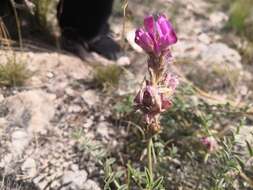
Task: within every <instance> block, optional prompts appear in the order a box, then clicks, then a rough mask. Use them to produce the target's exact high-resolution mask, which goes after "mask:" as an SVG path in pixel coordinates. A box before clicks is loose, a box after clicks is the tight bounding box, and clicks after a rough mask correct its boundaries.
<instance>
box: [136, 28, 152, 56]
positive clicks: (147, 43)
mask: <svg viewBox="0 0 253 190" xmlns="http://www.w3.org/2000/svg"><path fill="white" fill-rule="evenodd" d="M135 42H136V43H137V44H138V45H139V46H140V47H142V48H143V49H144V50H145V51H146V52H148V53H149V52H152V51H153V40H152V39H151V37H150V36H149V34H148V33H147V32H145V31H144V30H143V29H142V28H141V29H138V30H136V32H135Z"/></svg>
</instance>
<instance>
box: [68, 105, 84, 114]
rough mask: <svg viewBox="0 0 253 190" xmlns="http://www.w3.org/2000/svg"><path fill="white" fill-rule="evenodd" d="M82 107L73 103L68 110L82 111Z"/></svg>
mask: <svg viewBox="0 0 253 190" xmlns="http://www.w3.org/2000/svg"><path fill="white" fill-rule="evenodd" d="M81 110H82V108H81V107H80V106H78V105H72V106H70V107H69V109H68V112H69V113H80V112H81Z"/></svg>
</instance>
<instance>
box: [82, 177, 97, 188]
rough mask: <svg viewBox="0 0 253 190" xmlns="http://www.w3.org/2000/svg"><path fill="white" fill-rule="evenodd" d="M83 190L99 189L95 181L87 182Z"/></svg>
mask: <svg viewBox="0 0 253 190" xmlns="http://www.w3.org/2000/svg"><path fill="white" fill-rule="evenodd" d="M83 190H101V188H100V187H99V186H98V184H97V183H96V182H95V181H92V180H90V179H89V180H87V181H86V183H85V185H84V187H83Z"/></svg>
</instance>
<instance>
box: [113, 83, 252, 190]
mask: <svg viewBox="0 0 253 190" xmlns="http://www.w3.org/2000/svg"><path fill="white" fill-rule="evenodd" d="M123 99H124V101H122V102H121V101H119V102H120V103H118V104H116V105H117V106H115V109H116V110H117V111H118V112H119V113H127V112H128V111H127V110H128V108H130V105H131V102H130V98H129V97H125V98H123ZM247 109H248V108H247V107H244V108H236V107H233V106H232V105H230V104H211V103H210V102H208V101H207V100H206V99H202V98H198V96H197V94H196V91H195V90H194V88H193V87H192V86H191V85H187V84H181V86H180V88H179V89H178V91H177V94H176V96H175V98H174V99H173V107H172V108H171V109H169V110H168V111H167V112H166V113H164V114H163V116H162V120H161V125H162V128H163V130H162V132H161V133H160V134H159V135H157V136H156V137H154V138H153V139H154V142H153V146H154V147H153V151H154V162H155V163H156V164H155V166H156V167H155V168H154V174H155V176H154V177H155V180H154V182H152V180H150V174H149V171H148V170H147V169H145V168H144V167H143V161H145V162H146V160H143V161H141V162H140V160H139V159H138V158H140V157H142V155H143V154H145V155H146V154H147V153H146V152H145V151H143V150H145V146H143V144H145V143H143V142H142V141H141V140H142V137H141V136H138V134H136V133H135V132H134V129H135V126H134V125H131V129H130V134H129V138H128V139H129V140H128V144H127V145H126V154H127V155H130V156H129V157H127V160H128V162H129V163H131V165H130V164H129V163H128V164H127V171H128V172H127V173H128V175H129V176H128V177H127V176H126V174H125V175H122V176H121V177H119V178H118V179H117V181H118V182H119V184H121V185H120V186H122V184H125V185H126V187H129V186H130V189H152V188H153V189H158V190H162V189H166V190H167V189H168V190H170V189H180V188H182V189H186V190H190V189H201V190H210V189H212V190H234V189H236V187H239V189H248V188H250V186H249V184H248V183H247V182H246V181H245V180H244V179H242V178H241V176H240V173H241V172H244V173H246V174H247V175H248V171H249V170H250V168H248V166H247V164H246V163H248V159H249V158H250V157H251V156H250V155H251V154H252V146H251V145H250V144H249V143H245V149H246V150H248V152H249V153H248V155H247V156H242V155H241V153H240V151H238V148H237V147H238V142H237V141H235V138H234V136H235V135H236V134H237V133H238V132H240V130H243V126H244V125H245V121H247V120H245V117H244V115H243V113H245V112H246V111H247ZM129 110H130V109H129ZM121 116H122V117H123V119H124V120H125V119H126V117H125V115H124V114H122V115H121ZM133 118H134V117H128V119H129V120H130V121H131V122H133V123H135V125H139V124H138V123H136V120H134V119H133ZM227 126H230V127H231V128H229V129H228V133H227V134H226V136H224V135H225V134H223V132H222V131H223V130H224V129H225V128H226V127H227ZM140 128H141V127H140ZM132 132H133V133H132ZM210 135H212V136H214V137H215V138H216V139H217V141H218V144H219V149H218V150H217V151H216V152H212V153H209V152H207V150H206V149H204V147H203V145H202V144H201V141H200V137H203V136H210ZM223 136H224V137H223ZM142 151H143V152H142ZM144 157H145V156H144ZM129 159H130V160H129ZM114 165H115V166H116V165H117V163H114ZM117 171H118V170H117ZM111 172H112V171H111ZM113 183H114V182H113ZM156 184H157V185H158V186H159V187H155V186H156Z"/></svg>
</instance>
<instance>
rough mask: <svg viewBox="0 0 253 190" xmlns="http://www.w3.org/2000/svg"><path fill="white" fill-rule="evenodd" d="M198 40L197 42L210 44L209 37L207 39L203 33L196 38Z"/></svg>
mask: <svg viewBox="0 0 253 190" xmlns="http://www.w3.org/2000/svg"><path fill="white" fill-rule="evenodd" d="M198 40H199V41H200V42H203V43H205V44H209V43H210V42H211V39H210V37H209V36H208V35H207V34H205V33H201V34H200V35H199V36H198Z"/></svg>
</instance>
